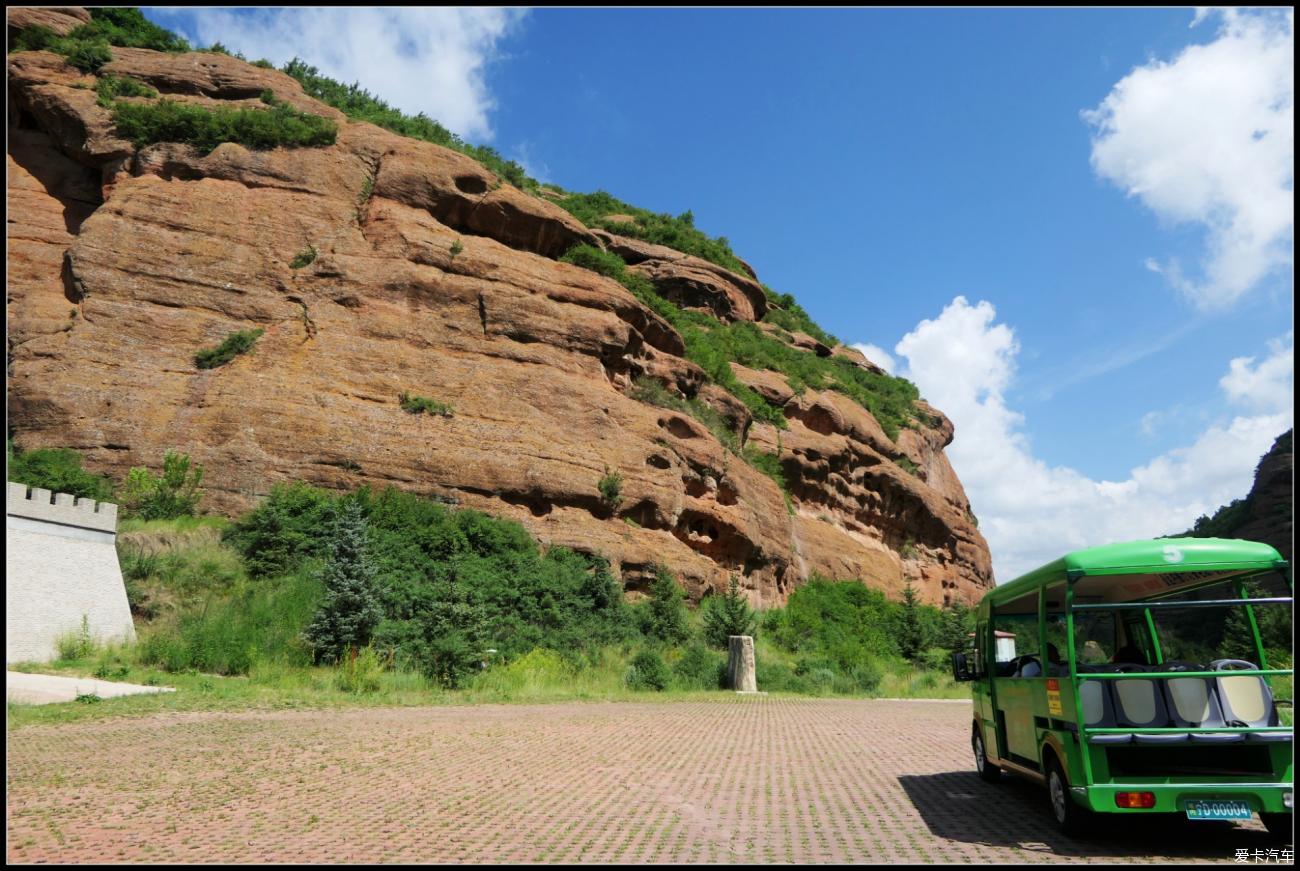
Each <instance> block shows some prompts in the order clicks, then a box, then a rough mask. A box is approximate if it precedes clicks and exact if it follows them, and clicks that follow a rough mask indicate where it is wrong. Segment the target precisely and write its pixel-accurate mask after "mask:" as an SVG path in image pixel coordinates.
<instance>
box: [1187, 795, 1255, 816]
mask: <svg viewBox="0 0 1300 871" xmlns="http://www.w3.org/2000/svg"><path fill="white" fill-rule="evenodd" d="M1187 818H1188V819H1189V820H1248V819H1250V805H1248V804H1246V803H1245V802H1244V801H1228V800H1226V799H1221V798H1216V799H1209V800H1205V801H1189V802H1188V803H1187Z"/></svg>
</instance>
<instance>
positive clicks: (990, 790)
mask: <svg viewBox="0 0 1300 871" xmlns="http://www.w3.org/2000/svg"><path fill="white" fill-rule="evenodd" d="M968 717H969V708H968V707H967V706H966V705H964V704H952V703H940V702H922V701H862V700H840V699H835V700H831V699H827V700H805V699H798V700H791V699H774V698H763V697H758V698H743V699H742V698H736V699H734V700H733V699H726V700H720V701H716V702H715V701H707V702H673V703H645V704H641V703H593V704H560V705H530V706H525V705H491V706H479V707H464V708H402V709H393V708H381V709H363V710H348V711H326V712H322V711H294V712H276V713H237V714H213V713H202V714H167V715H161V716H156V717H149V718H141V719H116V720H103V721H96V722H87V723H79V724H73V725H59V726H32V727H26V728H23V729H19V730H16V731H14V732H11V733H10V735H9V747H8V750H9V758H8V787H9V789H8V806H7V810H8V846H7V856H8V859H9V860H10V861H19V862H35V861H53V862H91V861H107V862H123V861H141V860H145V861H157V862H175V861H182V862H183V861H191V862H369V861H377V862H399V861H405V862H534V861H536V862H561V861H570V862H576V861H587V862H620V861H625V862H935V863H947V862H972V863H978V864H990V863H994V862H1003V861H1006V862H1025V861H1043V862H1064V861H1071V862H1074V861H1080V860H1085V861H1086V860H1089V859H1093V860H1099V861H1107V862H1114V861H1118V860H1123V861H1126V862H1164V861H1170V860H1181V861H1186V860H1189V859H1205V860H1210V861H1218V862H1232V860H1233V855H1234V850H1236V849H1237V848H1247V849H1250V850H1252V851H1253V850H1254V849H1257V848H1258V849H1267V848H1268V846H1269V845H1268V844H1267V843H1266V842H1265V839H1264V833H1263V829H1262V827H1261V826H1260V825H1259V823H1258V822H1252V823H1250V824H1239V825H1234V824H1228V823H1224V824H1215V823H1199V824H1192V823H1188V822H1185V821H1178V820H1174V821H1172V822H1160V823H1153V821H1151V820H1150V819H1147V820H1143V821H1141V823H1140V824H1137V825H1121V826H1110V825H1108V827H1107V834H1106V837H1105V838H1104V839H1097V840H1090V841H1075V840H1071V839H1067V838H1064V837H1061V836H1059V835H1057V834H1056V833H1055V830H1054V828H1053V824H1052V820H1051V818H1050V816H1049V814H1048V812H1047V810H1046V803H1047V800H1046V797H1045V794H1044V793H1042V791H1041V790H1039V789H1038V788H1036V787H1033V786H1030V785H1027V784H1021V783H1016V782H1011V781H1008V782H1004V783H1002V784H998V785H987V784H985V783H983V782H981V781H980V780H979V779H978V778H977V777H976V775H975V773H974V771H973V769H972V766H971V764H970V760H969V758H968V757H969V756H970V753H969V749H968V747H967V741H966V735H967V722H968V719H967V718H968Z"/></svg>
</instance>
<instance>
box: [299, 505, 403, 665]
mask: <svg viewBox="0 0 1300 871" xmlns="http://www.w3.org/2000/svg"><path fill="white" fill-rule="evenodd" d="M375 574H376V569H375V565H374V563H373V562H372V561H371V559H370V557H369V556H368V555H367V553H366V520H365V516H364V514H363V513H362V510H361V506H360V505H359V504H357V503H356V502H347V503H345V504H344V506H343V508H342V510H341V513H340V514H339V516H338V519H337V520H336V521H335V524H334V535H333V538H332V541H331V542H330V555H329V559H328V560H327V561H326V563H325V567H324V568H323V569H322V570H321V580H322V581H323V582H324V584H325V599H324V601H323V602H321V604H320V607H319V608H318V609H317V611H316V616H315V617H313V618H312V621H311V625H310V626H308V627H307V631H306V632H305V633H303V634H304V637H305V638H306V640H307V642H308V643H309V644H311V646H312V650H313V651H314V653H315V656H316V660H317V661H318V662H327V663H328V662H334V661H336V660H337V659H339V658H340V657H341V656H342V655H343V654H344V652H345V651H347V650H348V649H349V648H355V647H364V646H365V645H366V644H368V643H369V642H370V633H371V632H372V631H373V630H374V628H375V626H376V625H377V624H378V623H379V621H380V619H381V618H382V617H383V612H382V610H381V608H380V605H379V593H378V590H377V589H376V584H375Z"/></svg>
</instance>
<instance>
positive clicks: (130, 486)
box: [119, 451, 203, 520]
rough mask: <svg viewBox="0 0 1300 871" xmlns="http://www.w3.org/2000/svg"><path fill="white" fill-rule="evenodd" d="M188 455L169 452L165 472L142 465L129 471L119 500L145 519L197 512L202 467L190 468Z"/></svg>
mask: <svg viewBox="0 0 1300 871" xmlns="http://www.w3.org/2000/svg"><path fill="white" fill-rule="evenodd" d="M190 465H191V464H190V458H189V456H188V455H187V454H181V453H176V452H173V451H167V452H166V454H164V455H163V473H162V475H161V477H159V476H156V475H154V474H153V473H152V472H150V471H149V470H148V469H146V468H144V467H143V466H136V467H135V468H133V469H132V470H131V471H130V472H128V473H127V476H126V481H124V482H123V484H122V490H121V494H120V497H119V501H120V503H121V505H122V507H123V509H124V510H125V511H126V512H128V513H129V514H131V515H133V516H135V517H140V518H142V519H144V520H170V519H173V518H176V517H186V516H190V515H193V514H194V511H195V509H196V508H197V507H198V504H199V499H200V496H199V484H200V483H202V481H203V467H202V466H199V465H195V466H194V467H193V468H192V469H191V468H190Z"/></svg>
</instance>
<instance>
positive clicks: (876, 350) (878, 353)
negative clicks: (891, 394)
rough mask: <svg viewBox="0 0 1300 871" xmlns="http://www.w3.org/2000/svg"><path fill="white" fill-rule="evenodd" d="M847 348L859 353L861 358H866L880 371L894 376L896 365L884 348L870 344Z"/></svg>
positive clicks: (859, 344)
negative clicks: (882, 370)
mask: <svg viewBox="0 0 1300 871" xmlns="http://www.w3.org/2000/svg"><path fill="white" fill-rule="evenodd" d="M849 347H850V348H853V349H854V350H857V351H861V352H862V356H864V357H866V358H867V359H868V360H870V361H871V362H872V363H875V364H876V365H877V366H879V367H880V368H881V369H884V370H885V371H886V372H888V373H889V374H890V375H893V374H894V367H895V366H897V365H898V364H897V363H896V362H894V358H893V357H892V356H890V354H889V352H887V351H886V350H885V349H884V348H881V347H878V346H876V345H871V344H863V343H861V342H859V343H858V344H856V345H849Z"/></svg>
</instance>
